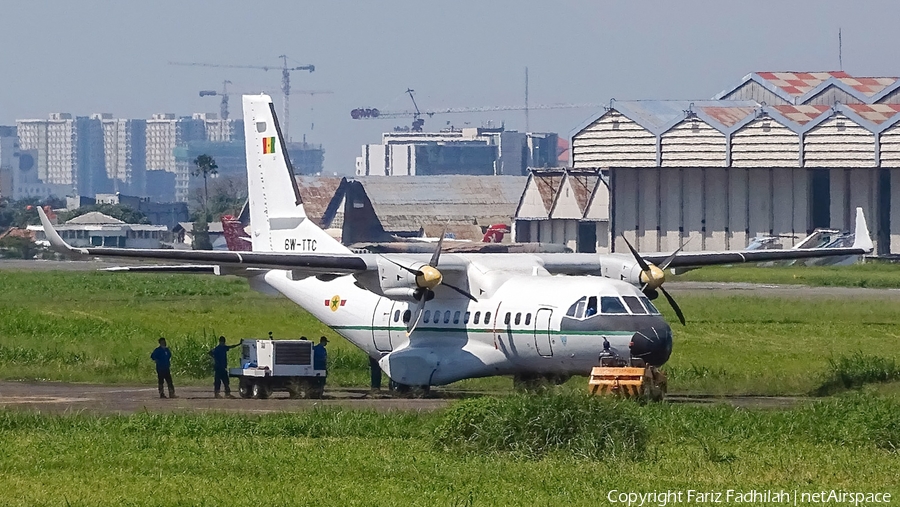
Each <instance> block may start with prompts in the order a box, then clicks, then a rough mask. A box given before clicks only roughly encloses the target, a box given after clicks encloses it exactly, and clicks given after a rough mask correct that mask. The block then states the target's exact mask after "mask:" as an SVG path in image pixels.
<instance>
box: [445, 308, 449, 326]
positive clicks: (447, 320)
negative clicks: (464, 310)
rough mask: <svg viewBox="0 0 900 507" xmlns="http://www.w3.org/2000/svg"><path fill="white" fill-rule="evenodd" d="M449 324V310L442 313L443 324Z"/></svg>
mask: <svg viewBox="0 0 900 507" xmlns="http://www.w3.org/2000/svg"><path fill="white" fill-rule="evenodd" d="M449 323H450V310H447V311H446V312H444V324H449Z"/></svg>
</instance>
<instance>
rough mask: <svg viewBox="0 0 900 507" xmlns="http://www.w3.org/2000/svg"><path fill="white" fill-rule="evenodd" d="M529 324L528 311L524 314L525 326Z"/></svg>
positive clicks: (529, 316)
mask: <svg viewBox="0 0 900 507" xmlns="http://www.w3.org/2000/svg"><path fill="white" fill-rule="evenodd" d="M529 324H531V314H530V313H526V314H525V325H526V326H527V325H529Z"/></svg>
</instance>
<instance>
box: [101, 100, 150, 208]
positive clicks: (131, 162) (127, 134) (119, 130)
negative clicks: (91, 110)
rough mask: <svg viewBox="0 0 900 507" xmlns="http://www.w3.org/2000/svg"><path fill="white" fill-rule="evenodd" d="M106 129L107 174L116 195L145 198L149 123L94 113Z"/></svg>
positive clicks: (104, 143)
mask: <svg viewBox="0 0 900 507" xmlns="http://www.w3.org/2000/svg"><path fill="white" fill-rule="evenodd" d="M91 118H94V119H97V120H99V121H100V123H101V125H102V127H103V147H104V157H105V161H106V175H107V177H108V178H109V179H110V180H111V181H112V187H113V188H112V190H113V192H127V193H130V194H135V195H143V194H144V187H145V185H146V179H145V174H144V173H145V172H146V165H147V155H146V146H147V134H146V130H147V121H146V120H126V119H123V118H113V116H112V115H111V114H109V113H100V114H94V115H92V116H91Z"/></svg>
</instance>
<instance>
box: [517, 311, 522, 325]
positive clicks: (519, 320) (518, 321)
mask: <svg viewBox="0 0 900 507" xmlns="http://www.w3.org/2000/svg"><path fill="white" fill-rule="evenodd" d="M520 322H522V312H519V313H517V314H516V325H517V326H518V325H519V323H520Z"/></svg>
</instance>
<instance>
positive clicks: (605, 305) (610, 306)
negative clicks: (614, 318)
mask: <svg viewBox="0 0 900 507" xmlns="http://www.w3.org/2000/svg"><path fill="white" fill-rule="evenodd" d="M600 312H602V313H628V311H627V310H625V305H623V304H622V300H621V299H619V298H617V297H613V296H602V297H601V298H600Z"/></svg>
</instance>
